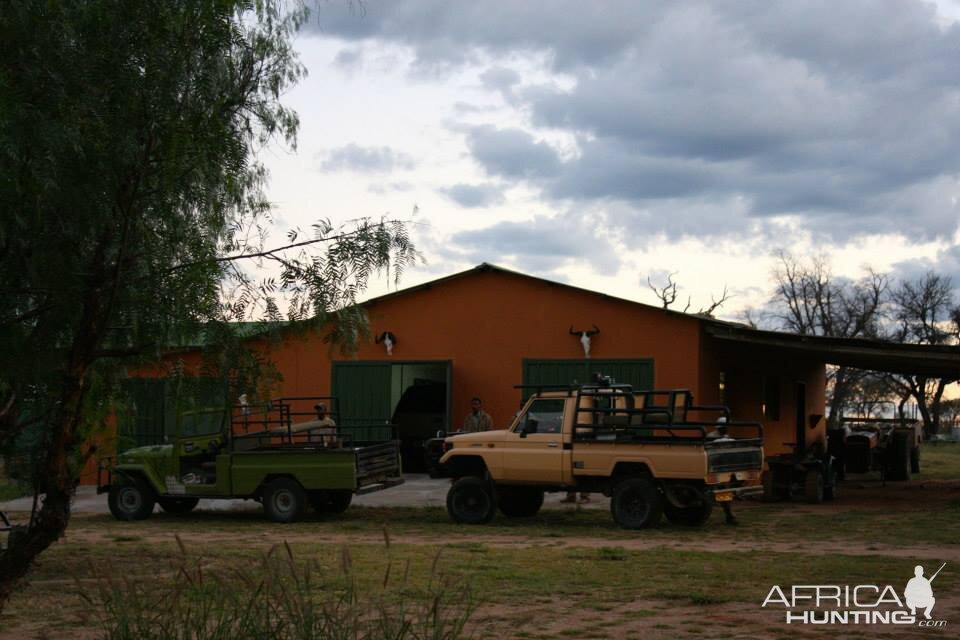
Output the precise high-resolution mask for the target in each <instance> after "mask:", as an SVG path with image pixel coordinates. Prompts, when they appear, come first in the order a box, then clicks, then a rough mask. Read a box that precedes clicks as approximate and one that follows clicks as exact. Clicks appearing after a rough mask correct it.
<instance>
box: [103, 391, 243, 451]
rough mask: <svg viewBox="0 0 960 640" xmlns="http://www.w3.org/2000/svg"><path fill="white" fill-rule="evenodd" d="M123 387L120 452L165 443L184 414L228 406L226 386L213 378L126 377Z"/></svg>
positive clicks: (119, 439)
mask: <svg viewBox="0 0 960 640" xmlns="http://www.w3.org/2000/svg"><path fill="white" fill-rule="evenodd" d="M120 388H121V395H122V402H121V408H120V410H119V411H118V412H117V423H118V429H117V432H118V436H119V438H118V442H117V450H118V452H120V451H125V450H127V449H130V448H131V447H142V446H145V445H152V444H161V443H163V441H164V436H166V435H170V436H172V435H173V434H174V433H175V432H176V428H177V416H178V415H179V414H180V413H181V412H182V411H195V410H198V409H223V408H225V407H226V384H224V382H223V381H222V380H216V379H213V378H201V377H198V378H180V379H178V380H169V379H166V378H127V379H126V380H123V381H122V382H121V384H120Z"/></svg>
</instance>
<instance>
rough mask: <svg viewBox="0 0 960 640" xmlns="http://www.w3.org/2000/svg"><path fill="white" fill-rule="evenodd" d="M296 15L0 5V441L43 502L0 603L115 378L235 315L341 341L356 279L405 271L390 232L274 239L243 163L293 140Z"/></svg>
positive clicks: (356, 329)
mask: <svg viewBox="0 0 960 640" xmlns="http://www.w3.org/2000/svg"><path fill="white" fill-rule="evenodd" d="M307 17H308V7H306V5H304V4H303V3H301V2H296V1H284V0H246V1H230V0H218V1H213V0H210V1H198V2H184V3H180V2H169V1H167V0H144V1H143V2H136V3H130V2H123V1H121V0H55V1H54V0H23V1H21V2H16V3H10V4H8V5H6V6H5V7H4V9H3V11H2V12H0V212H2V214H0V215H2V222H0V295H2V296H3V301H4V304H3V305H0V451H8V452H9V451H10V450H11V449H12V448H13V447H14V444H15V443H16V442H17V440H18V438H20V437H21V436H22V435H23V434H24V432H25V431H28V430H33V431H34V432H36V433H37V434H39V435H38V436H37V442H39V447H38V448H37V451H38V452H39V453H38V455H37V457H36V459H35V460H34V461H33V464H34V467H35V470H36V473H35V478H34V480H35V483H34V490H35V492H36V493H37V494H42V496H43V498H42V500H39V501H37V502H36V506H35V508H34V510H33V513H32V514H31V517H30V520H29V523H27V525H26V526H25V527H24V528H22V529H19V530H17V532H16V535H15V536H11V539H10V543H9V546H8V548H7V549H6V550H4V551H3V552H2V554H0V608H2V607H3V604H4V603H5V602H6V600H7V599H8V598H9V596H10V594H11V593H12V591H13V589H14V587H15V584H16V583H17V582H18V580H20V579H21V578H22V577H23V576H24V575H25V574H26V573H27V571H28V569H29V567H30V565H31V563H32V562H33V561H34V559H35V558H36V557H37V556H38V555H39V554H41V553H42V552H43V551H44V550H45V549H47V548H48V547H49V546H50V545H51V544H53V543H54V542H55V541H56V540H57V539H58V538H59V537H60V536H62V535H63V532H64V531H65V530H66V528H67V525H68V522H69V517H70V499H71V495H72V493H73V490H74V488H75V487H76V484H77V481H78V477H79V472H80V469H81V468H82V466H83V464H84V462H85V459H86V457H88V456H89V455H91V453H92V452H91V447H90V446H89V444H88V442H89V441H90V436H91V434H92V432H93V430H94V429H95V428H96V427H97V426H98V425H99V424H102V422H103V420H104V418H105V416H106V415H108V413H109V412H110V410H111V408H112V407H111V402H110V399H111V389H113V388H115V382H116V380H117V379H118V378H119V377H121V376H122V375H123V373H124V371H125V370H126V369H127V368H128V367H130V366H137V365H142V364H143V363H146V362H155V361H157V360H158V359H159V358H160V356H161V355H162V353H163V350H164V346H165V345H168V344H171V343H176V342H178V341H180V340H182V339H183V338H184V337H185V336H192V335H196V334H197V332H200V331H207V332H209V333H210V334H211V335H226V334H228V333H229V332H228V331H224V328H225V327H229V326H230V324H229V323H230V322H231V321H236V320H243V319H249V318H262V319H269V320H281V319H282V320H286V321H288V322H290V323H294V324H312V325H316V326H320V327H324V328H325V330H326V331H327V334H328V337H329V338H330V339H331V340H332V341H335V342H340V343H341V344H347V345H349V344H350V342H351V341H355V340H357V339H358V337H360V336H362V335H363V332H364V328H365V316H364V314H363V311H362V309H361V308H360V307H358V306H357V305H356V301H357V298H358V296H359V295H360V294H361V293H362V292H363V291H364V289H365V288H366V286H367V285H368V283H369V282H370V281H371V279H372V278H374V277H376V276H377V274H379V273H384V272H386V273H389V274H391V275H392V276H393V277H394V278H399V276H400V274H401V273H402V271H403V269H404V267H406V266H408V265H409V264H411V263H412V262H413V261H415V260H416V259H417V253H416V250H415V248H414V246H413V244H412V242H411V240H410V238H409V236H408V233H407V227H406V225H405V224H404V223H403V222H400V221H392V220H379V221H375V220H369V219H360V220H356V221H354V222H352V223H348V224H347V225H345V226H338V225H334V224H332V223H330V222H329V221H320V222H318V223H317V224H316V225H314V226H313V228H312V229H311V230H310V231H309V232H307V234H306V235H304V234H303V233H302V232H291V233H290V234H289V235H288V236H287V238H286V239H285V240H284V241H283V242H276V243H275V244H274V243H271V240H270V238H269V229H270V227H271V226H272V218H271V207H270V204H269V202H268V201H267V198H266V194H265V186H266V180H267V173H266V170H265V169H264V167H263V165H262V164H261V163H260V162H259V161H258V159H257V158H258V151H259V150H260V149H262V148H263V147H265V146H266V145H269V144H272V143H275V142H279V143H284V144H287V145H290V146H294V145H295V140H296V133H297V127H298V120H297V116H296V114H295V113H294V112H293V111H292V110H290V109H288V108H287V107H285V106H284V105H283V104H282V102H281V96H282V95H283V93H284V92H285V91H286V90H287V89H288V88H290V87H291V86H292V85H293V84H295V83H296V82H297V80H298V79H300V78H301V77H302V76H303V75H304V73H305V69H304V68H303V66H302V65H301V64H300V63H299V62H298V59H297V56H296V54H295V51H294V48H293V38H294V36H295V34H296V32H297V30H298V29H299V27H300V26H301V25H302V24H303V23H304V21H305V20H306V19H307ZM257 265H259V266H270V265H273V266H274V269H273V276H272V277H266V278H263V277H261V278H258V277H256V276H255V275H254V274H256V273H258V270H257V269H256V266H257Z"/></svg>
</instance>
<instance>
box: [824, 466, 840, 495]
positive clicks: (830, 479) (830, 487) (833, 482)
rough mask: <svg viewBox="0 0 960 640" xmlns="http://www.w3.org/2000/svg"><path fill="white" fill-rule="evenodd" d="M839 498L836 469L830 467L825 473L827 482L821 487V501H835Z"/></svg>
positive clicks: (838, 480)
mask: <svg viewBox="0 0 960 640" xmlns="http://www.w3.org/2000/svg"><path fill="white" fill-rule="evenodd" d="M839 497H840V474H839V473H837V469H836V467H833V466H831V467H830V471H828V472H827V481H826V483H825V484H824V485H823V499H824V500H836V499H837V498H839Z"/></svg>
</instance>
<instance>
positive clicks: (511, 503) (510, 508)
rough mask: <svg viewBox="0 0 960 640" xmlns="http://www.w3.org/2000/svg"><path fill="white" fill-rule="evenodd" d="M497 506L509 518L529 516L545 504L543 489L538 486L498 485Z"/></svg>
mask: <svg viewBox="0 0 960 640" xmlns="http://www.w3.org/2000/svg"><path fill="white" fill-rule="evenodd" d="M497 506H498V507H499V508H500V513H502V514H503V515H505V516H507V517H508V518H529V517H531V516H535V515H537V512H538V511H540V507H542V506H543V489H538V488H537V487H497Z"/></svg>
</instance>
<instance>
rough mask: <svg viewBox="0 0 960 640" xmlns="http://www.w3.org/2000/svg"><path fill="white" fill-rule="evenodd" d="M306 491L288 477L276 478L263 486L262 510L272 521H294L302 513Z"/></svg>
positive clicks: (305, 501)
mask: <svg viewBox="0 0 960 640" xmlns="http://www.w3.org/2000/svg"><path fill="white" fill-rule="evenodd" d="M306 506H307V493H306V492H305V491H304V490H303V487H301V486H300V483H299V482H297V481H296V480H292V479H290V478H277V479H276V480H273V481H271V482H270V483H269V484H268V485H267V486H266V487H264V488H263V510H264V512H265V513H266V514H267V517H268V518H270V519H271V520H273V521H274V522H294V521H295V520H297V519H299V518H300V516H302V515H303V512H304V510H305V509H306Z"/></svg>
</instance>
